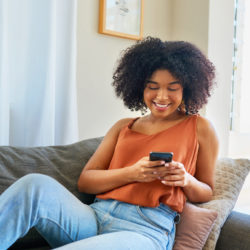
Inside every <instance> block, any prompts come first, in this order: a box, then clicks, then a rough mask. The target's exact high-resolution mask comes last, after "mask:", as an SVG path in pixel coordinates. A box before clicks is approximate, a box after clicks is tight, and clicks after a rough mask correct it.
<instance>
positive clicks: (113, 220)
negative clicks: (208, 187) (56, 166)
mask: <svg viewBox="0 0 250 250" xmlns="http://www.w3.org/2000/svg"><path fill="white" fill-rule="evenodd" d="M177 216H178V214H177V213H176V212H175V211H173V210H171V209H170V208H169V207H167V206H165V205H163V204H161V205H160V206H159V207H157V208H146V207H140V206H136V205H131V204H128V203H123V202H119V201H116V200H100V199H96V200H95V202H94V203H93V204H91V205H90V206H88V205H85V204H83V203H82V202H81V201H79V200H78V199H77V198H76V197H75V196H74V195H72V194H71V193H70V192H69V191H68V190H67V189H65V188H64V187H63V186H62V185H61V184H59V183H58V182H57V181H56V180H54V179H52V178H51V177H48V176H45V175H41V174H29V175H26V176H24V177H22V178H21V179H19V180H18V181H17V182H15V183H14V184H13V185H11V186H10V187H9V188H8V189H7V190H5V192H4V193H3V194H2V195H1V196H0V249H1V250H2V249H7V248H8V247H9V246H11V245H12V244H13V243H14V242H15V241H16V240H17V239H18V238H20V237H23V236H24V235H25V234H26V233H27V232H28V231H29V229H30V228H32V227H35V228H36V229H37V231H38V232H39V233H40V234H41V235H42V236H43V237H44V238H45V239H46V240H47V242H48V243H49V244H50V246H51V247H53V248H56V247H60V246H62V247H60V249H74V250H77V249H95V250H101V249H102V250H105V249H106V250H108V249H109V250H111V249H114V250H116V249H136V250H137V249H143V250H147V249H148V250H153V249H155V250H159V249H172V247H173V243H174V236H175V223H174V220H175V218H177Z"/></svg>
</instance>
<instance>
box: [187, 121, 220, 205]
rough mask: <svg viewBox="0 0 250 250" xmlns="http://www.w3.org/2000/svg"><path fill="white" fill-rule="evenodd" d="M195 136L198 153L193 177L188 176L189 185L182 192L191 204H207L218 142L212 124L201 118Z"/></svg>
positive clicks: (211, 192) (212, 180)
mask: <svg viewBox="0 0 250 250" xmlns="http://www.w3.org/2000/svg"><path fill="white" fill-rule="evenodd" d="M197 135H198V142H199V151H198V157H197V163H196V172H195V176H194V177H192V176H191V175H189V183H188V185H187V186H186V187H184V188H183V190H184V192H185V194H186V195H187V197H188V199H189V200H190V201H191V202H207V201H209V200H211V198H212V195H213V188H214V172H215V163H216V160H217V157H218V149H219V142H218V137H217V135H216V132H215V129H214V128H213V126H212V124H211V123H210V122H209V121H208V120H207V119H205V118H203V117H198V121H197Z"/></svg>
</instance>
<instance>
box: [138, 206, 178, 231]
mask: <svg viewBox="0 0 250 250" xmlns="http://www.w3.org/2000/svg"><path fill="white" fill-rule="evenodd" d="M137 212H138V214H139V215H140V216H141V218H142V219H143V220H144V221H146V222H147V223H149V224H150V225H152V226H153V227H156V228H158V229H160V230H162V231H164V233H166V234H167V235H168V234H169V233H170V232H171V231H172V229H173V226H174V215H173V214H171V213H168V212H166V211H162V210H160V209H159V208H147V207H140V206H137Z"/></svg>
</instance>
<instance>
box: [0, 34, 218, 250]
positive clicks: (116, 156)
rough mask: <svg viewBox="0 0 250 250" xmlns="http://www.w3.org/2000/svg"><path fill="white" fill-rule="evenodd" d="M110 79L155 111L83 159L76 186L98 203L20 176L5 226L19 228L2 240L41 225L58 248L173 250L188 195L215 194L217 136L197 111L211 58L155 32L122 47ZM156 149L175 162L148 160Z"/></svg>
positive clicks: (125, 123) (124, 125) (196, 198)
mask: <svg viewBox="0 0 250 250" xmlns="http://www.w3.org/2000/svg"><path fill="white" fill-rule="evenodd" d="M113 79H114V82H113V86H114V88H115V91H116V94H117V95H118V96H119V97H121V98H122V99H123V101H124V104H125V106H127V107H128V108H129V109H131V110H141V111H142V113H145V112H146V111H147V110H148V111H149V113H148V114H147V115H143V116H142V117H138V118H136V119H131V118H126V119H122V120H120V121H118V122H117V123H116V124H114V125H113V127H112V128H111V129H110V130H109V131H108V133H107V134H106V136H105V137H104V139H103V141H102V143H101V144H100V146H99V147H98V149H97V151H96V152H95V153H94V155H93V156H92V157H91V159H90V160H89V161H88V163H87V164H86V166H85V167H84V169H83V171H82V173H81V175H80V178H79V181H78V187H79V190H80V191H82V192H86V193H92V194H97V198H96V200H95V202H94V203H93V204H91V205H90V206H87V205H84V204H82V203H81V202H80V201H78V200H77V199H76V198H74V197H73V196H72V195H71V194H70V193H69V192H68V191H67V190H65V189H64V188H63V187H62V186H60V184H58V183H57V182H56V181H55V180H53V179H51V178H49V177H46V176H42V175H28V176H26V177H23V178H21V179H20V180H19V181H18V182H16V183H15V184H13V185H12V186H11V187H10V188H9V189H8V190H7V191H6V192H5V193H4V194H3V195H2V196H1V198H0V204H5V206H6V207H8V211H7V210H6V212H5V213H2V214H1V215H0V225H4V223H7V220H8V219H5V220H4V217H5V216H9V217H8V218H9V220H10V218H12V222H13V223H12V224H11V226H12V230H10V228H11V226H9V229H8V230H7V232H9V230H10V231H12V232H13V227H14V226H15V227H17V225H18V228H21V229H20V230H16V231H15V232H14V233H11V234H10V235H8V236H6V235H5V236H4V237H7V238H8V239H7V240H2V242H3V243H2V242H1V238H0V243H1V244H3V246H5V247H7V246H9V245H10V244H12V243H13V242H14V241H15V240H16V239H17V238H18V237H20V236H22V235H24V234H25V233H26V232H27V231H28V230H29V228H30V227H32V226H35V227H36V229H37V230H38V231H39V232H40V233H41V234H42V235H43V237H44V238H45V239H46V240H47V241H48V242H49V243H50V245H51V246H52V247H57V246H62V245H65V244H68V243H71V242H73V241H76V242H74V243H71V244H68V245H65V246H63V247H62V249H150V250H152V249H157V250H158V249H172V247H173V244H174V235H175V224H176V223H178V221H179V213H181V212H182V210H183V207H184V205H185V201H186V199H188V200H189V201H191V202H206V201H209V200H210V199H211V196H212V193H213V182H214V167H215V162H216V159H217V154H218V140H217V136H216V133H215V131H214V129H213V127H212V125H211V124H210V122H209V121H208V120H207V119H205V118H203V117H201V116H199V115H198V114H197V113H198V111H199V110H200V109H201V108H202V106H203V105H204V104H206V103H207V98H208V97H209V96H210V92H211V88H212V86H213V81H214V67H213V65H212V63H211V62H210V61H209V60H208V59H207V58H206V57H205V56H204V55H203V54H202V52H201V51H200V50H199V49H197V48H196V47H195V46H194V45H192V44H190V43H187V42H162V41H161V40H160V39H157V38H151V37H148V38H146V39H144V40H142V41H140V42H138V43H136V44H135V45H133V46H131V47H130V48H128V49H127V50H126V51H125V52H124V54H123V56H122V57H121V59H120V61H119V63H118V66H117V69H116V71H115V73H114V76H113ZM151 151H160V152H162V151H163V152H173V160H172V161H171V162H169V163H166V162H164V161H162V160H158V161H150V159H149V153H150V152H151ZM44 183H46V186H45V185H44ZM20 190H22V191H21V192H20ZM14 197H15V198H14ZM14 200H15V202H17V203H18V206H15V207H14V208H13V206H14V205H13V204H14ZM1 206H2V205H0V209H2V208H1ZM20 207H21V209H20ZM7 212H8V215H7ZM23 214H25V215H26V216H23ZM13 218H15V219H14V220H13ZM14 222H15V223H16V224H15V223H14ZM0 231H1V230H0ZM0 233H1V232H0ZM0 235H1V234H0ZM0 237H1V236H0ZM1 244H0V245H1Z"/></svg>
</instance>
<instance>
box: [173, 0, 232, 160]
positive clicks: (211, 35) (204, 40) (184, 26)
mask: <svg viewBox="0 0 250 250" xmlns="http://www.w3.org/2000/svg"><path fill="white" fill-rule="evenodd" d="M172 7H173V9H172V11H173V19H172V33H171V38H172V39H174V40H186V41H189V42H192V43H194V44H196V45H197V46H198V47H199V48H200V49H201V50H202V51H203V52H204V53H205V54H207V56H208V57H209V59H210V60H211V61H212V62H213V63H214V64H215V67H216V70H217V77H216V80H217V86H216V88H215V89H214V92H213V95H212V97H211V98H210V99H209V102H208V105H207V106H206V108H205V110H203V112H202V113H203V114H205V115H206V117H207V118H208V119H209V120H210V121H211V122H212V123H213V124H214V126H215V128H216V131H217V133H218V136H219V141H220V152H219V154H220V156H227V155H228V151H229V132H230V131H229V130H230V102H231V75H232V52H233V17H234V16H233V14H234V0H220V1H217V0H204V1H200V0H189V1H186V0H173V6H172Z"/></svg>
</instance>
